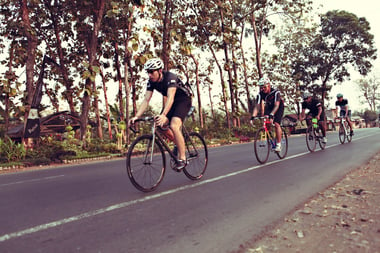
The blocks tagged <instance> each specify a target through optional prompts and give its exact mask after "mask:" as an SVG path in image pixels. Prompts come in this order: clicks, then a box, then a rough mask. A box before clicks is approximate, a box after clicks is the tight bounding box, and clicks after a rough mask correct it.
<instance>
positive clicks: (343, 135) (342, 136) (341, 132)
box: [338, 123, 346, 144]
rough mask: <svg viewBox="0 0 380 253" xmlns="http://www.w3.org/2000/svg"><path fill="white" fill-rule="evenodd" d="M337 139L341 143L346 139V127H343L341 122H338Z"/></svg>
mask: <svg viewBox="0 0 380 253" xmlns="http://www.w3.org/2000/svg"><path fill="white" fill-rule="evenodd" d="M338 134H339V141H340V143H341V144H344V142H345V140H346V129H345V128H344V126H343V123H340V124H339V132H338Z"/></svg>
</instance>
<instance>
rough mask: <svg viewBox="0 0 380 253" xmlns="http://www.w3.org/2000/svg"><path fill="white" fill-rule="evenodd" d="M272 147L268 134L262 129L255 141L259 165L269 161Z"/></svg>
mask: <svg viewBox="0 0 380 253" xmlns="http://www.w3.org/2000/svg"><path fill="white" fill-rule="evenodd" d="M270 148H271V145H270V143H269V138H268V134H267V133H266V132H265V129H264V128H260V129H259V130H258V131H257V132H256V136H255V141H254V151H255V156H256V159H257V161H258V162H259V163H261V164H264V163H266V162H267V161H268V157H269V152H270Z"/></svg>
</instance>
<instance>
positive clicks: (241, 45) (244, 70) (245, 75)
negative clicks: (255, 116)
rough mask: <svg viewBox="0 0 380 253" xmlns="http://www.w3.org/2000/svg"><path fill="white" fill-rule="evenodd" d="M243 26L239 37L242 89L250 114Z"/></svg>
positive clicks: (251, 108)
mask: <svg viewBox="0 0 380 253" xmlns="http://www.w3.org/2000/svg"><path fill="white" fill-rule="evenodd" d="M243 35H244V24H243V25H242V28H241V36H240V42H239V43H240V51H241V59H242V61H243V75H244V88H245V93H246V95H247V112H249V113H251V112H252V111H253V107H252V103H251V94H250V92H249V84H248V74H247V63H246V59H245V52H244V48H243V38H244V36H243Z"/></svg>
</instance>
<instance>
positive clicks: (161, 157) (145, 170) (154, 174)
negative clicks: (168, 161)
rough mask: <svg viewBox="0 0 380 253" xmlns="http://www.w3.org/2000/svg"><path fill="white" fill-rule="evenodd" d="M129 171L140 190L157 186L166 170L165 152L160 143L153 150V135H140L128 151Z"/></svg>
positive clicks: (131, 178)
mask: <svg viewBox="0 0 380 253" xmlns="http://www.w3.org/2000/svg"><path fill="white" fill-rule="evenodd" d="M127 172H128V177H129V179H130V180H131V182H132V184H133V185H134V186H135V187H136V188H137V189H138V190H140V191H143V192H149V191H153V190H154V189H156V188H157V186H158V185H159V184H160V182H161V181H162V179H163V176H164V172H165V154H164V151H163V149H162V147H161V146H160V145H159V144H158V143H156V142H155V143H154V146H153V150H152V136H149V135H144V136H140V137H138V138H137V139H136V140H135V141H134V142H133V143H132V144H131V146H130V147H129V150H128V153H127Z"/></svg>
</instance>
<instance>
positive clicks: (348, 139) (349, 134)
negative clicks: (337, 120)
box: [344, 121, 352, 142]
mask: <svg viewBox="0 0 380 253" xmlns="http://www.w3.org/2000/svg"><path fill="white" fill-rule="evenodd" d="M344 124H345V126H346V129H347V131H346V138H347V141H348V142H351V141H352V135H351V133H348V129H350V125H349V124H348V122H347V121H346V122H344Z"/></svg>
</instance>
